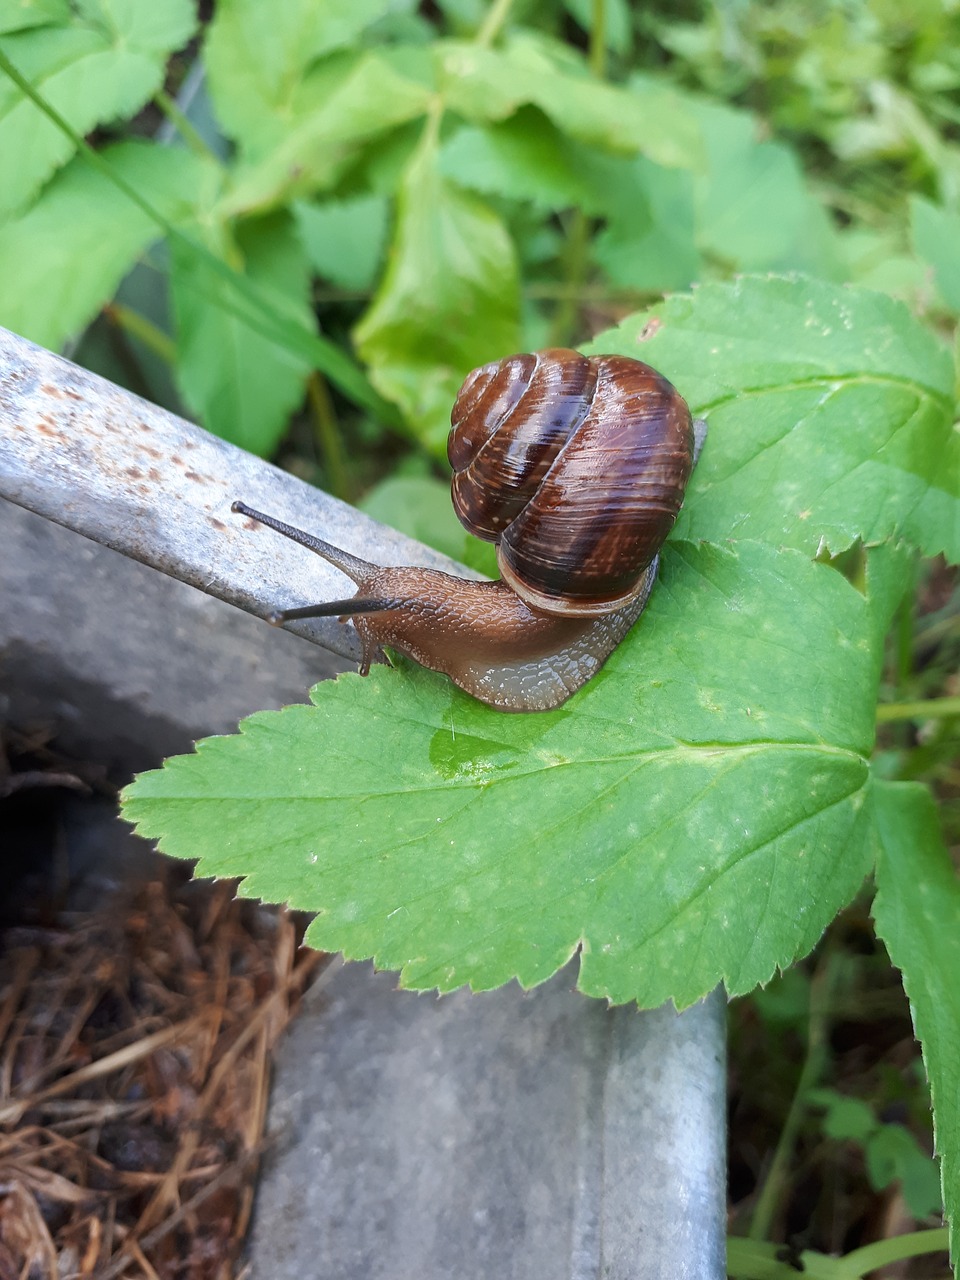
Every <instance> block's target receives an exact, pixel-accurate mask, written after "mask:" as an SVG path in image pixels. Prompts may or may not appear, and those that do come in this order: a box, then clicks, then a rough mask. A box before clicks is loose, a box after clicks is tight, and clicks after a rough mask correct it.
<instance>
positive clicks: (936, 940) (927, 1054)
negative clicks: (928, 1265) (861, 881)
mask: <svg viewBox="0 0 960 1280" xmlns="http://www.w3.org/2000/svg"><path fill="white" fill-rule="evenodd" d="M877 822H878V827H879V835H880V848H879V853H878V858H877V871H876V878H877V896H876V898H875V900H874V905H873V914H874V919H875V921H876V926H877V933H878V935H879V936H880V938H881V939H882V940H883V942H884V945H885V946H886V948H887V950H888V951H889V952H890V958H891V960H892V961H893V963H894V964H895V965H896V966H897V967H898V968H899V969H900V970H901V972H902V974H903V986H904V990H905V991H906V993H907V997H908V999H909V1001H910V1010H911V1013H912V1014H913V1025H914V1029H915V1031H916V1033H917V1038H918V1039H919V1041H920V1043H921V1046H922V1048H923V1061H924V1065H925V1067H926V1069H927V1078H928V1080H929V1081H930V1095H931V1098H932V1101H933V1126H934V1136H935V1141H936V1148H937V1152H938V1154H939V1156H940V1172H941V1183H942V1189H943V1203H944V1205H945V1207H946V1213H947V1217H948V1219H949V1221H950V1227H951V1235H950V1240H951V1243H950V1253H951V1257H952V1258H953V1259H954V1260H956V1257H957V1223H958V1220H960V983H958V981H957V975H958V974H960V879H958V877H957V873H956V871H955V870H954V868H953V866H952V864H951V861H950V857H949V855H948V853H947V851H946V849H945V848H944V845H943V838H942V836H941V834H940V825H939V821H938V819H937V811H936V806H935V805H934V802H933V798H932V797H931V795H930V793H929V792H928V791H927V789H926V788H925V787H922V786H920V785H919V784H916V783H883V784H881V785H880V786H879V787H878V788H877Z"/></svg>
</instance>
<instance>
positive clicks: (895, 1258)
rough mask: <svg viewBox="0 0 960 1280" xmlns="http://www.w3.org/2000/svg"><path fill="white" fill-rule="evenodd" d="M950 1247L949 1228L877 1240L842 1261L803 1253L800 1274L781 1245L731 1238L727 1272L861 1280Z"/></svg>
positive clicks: (755, 1277) (756, 1279)
mask: <svg viewBox="0 0 960 1280" xmlns="http://www.w3.org/2000/svg"><path fill="white" fill-rule="evenodd" d="M947 1247H948V1232H947V1228H946V1227H934V1228H931V1229H929V1230H927V1231H909V1232H907V1233H906V1234H904V1235H902V1236H891V1237H890V1238H889V1239H888V1240H877V1241H876V1242H875V1243H873V1244H868V1245H864V1247H863V1248H862V1249H854V1250H853V1251H852V1252H851V1253H848V1254H845V1255H844V1256H843V1257H842V1258H832V1257H830V1256H829V1255H828V1254H825V1253H817V1252H815V1251H814V1250H812V1249H804V1251H803V1253H802V1254H801V1255H800V1258H799V1261H800V1263H801V1264H802V1266H803V1272H802V1273H800V1272H798V1271H797V1269H796V1267H795V1266H794V1265H792V1264H791V1263H790V1262H786V1261H783V1260H782V1259H781V1258H780V1257H779V1256H778V1255H779V1254H780V1253H781V1252H782V1246H781V1245H776V1244H770V1243H769V1242H767V1241H761V1240H746V1239H744V1238H743V1237H742V1236H731V1237H729V1239H728V1240H727V1268H728V1271H729V1273H730V1274H731V1275H735V1276H738V1277H740V1280H798V1277H799V1276H800V1275H801V1274H802V1275H804V1276H809V1277H813V1278H815V1280H861V1277H863V1276H866V1275H869V1273H870V1272H871V1271H874V1270H876V1268H877V1267H881V1266H885V1265H887V1264H888V1263H891V1262H900V1261H902V1260H903V1259H905V1258H919V1257H921V1256H922V1255H924V1254H927V1253H940V1252H941V1251H942V1250H945V1249H946V1248H947Z"/></svg>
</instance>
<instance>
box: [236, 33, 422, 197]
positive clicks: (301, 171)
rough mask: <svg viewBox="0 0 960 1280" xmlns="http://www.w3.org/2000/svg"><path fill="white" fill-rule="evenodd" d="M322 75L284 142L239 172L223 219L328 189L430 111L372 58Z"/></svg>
mask: <svg viewBox="0 0 960 1280" xmlns="http://www.w3.org/2000/svg"><path fill="white" fill-rule="evenodd" d="M321 71H322V73H318V75H317V76H316V77H314V78H313V79H312V80H311V81H310V82H309V83H308V84H307V86H306V88H305V89H304V97H305V98H306V99H307V100H306V101H305V102H302V103H300V104H299V107H298V109H297V110H296V111H293V112H292V113H291V116H290V118H289V119H288V120H287V121H286V122H285V127H284V129H283V131H282V135H281V136H279V137H277V138H276V139H274V140H272V141H270V143H269V145H267V146H266V147H264V146H262V145H261V146H259V147H258V149H257V152H256V154H255V155H254V157H253V158H252V159H251V160H249V161H247V162H243V163H241V164H240V165H239V166H238V167H237V169H236V172H235V174H234V177H233V182H232V185H231V189H230V190H229V191H228V192H227V193H226V195H225V197H224V199H223V201H222V203H221V207H220V210H219V212H220V216H232V215H236V214H242V213H248V212H250V211H255V210H266V209H269V208H272V207H275V206H277V205H280V204H284V203H286V202H287V201H289V200H291V199H292V198H294V197H296V196H302V195H307V194H310V193H311V192H314V191H319V190H322V189H324V188H326V187H328V186H330V185H331V184H332V183H333V182H334V181H335V180H336V178H337V176H338V175H339V174H340V172H341V171H342V170H343V168H344V167H345V166H346V165H347V164H348V163H349V162H350V161H351V160H353V158H354V157H355V155H356V153H357V151H358V149H359V147H360V145H361V144H362V143H365V142H367V141H369V140H370V139H371V138H375V137H377V136H378V135H380V134H383V133H386V132H387V131H388V130H390V129H392V128H393V127H394V126H395V125H398V124H402V123H404V122H405V121H408V120H414V119H416V118H417V117H418V116H422V115H423V114H424V112H425V111H426V110H427V107H428V106H429V104H430V100H431V92H430V90H429V89H428V88H426V87H425V86H424V85H422V84H420V83H419V82H417V81H415V80H411V79H408V78H407V77H405V76H403V75H400V74H398V73H397V72H396V71H394V70H393V68H392V67H391V66H390V64H389V63H388V62H387V61H385V60H384V59H383V58H382V57H380V56H378V55H377V54H373V53H371V54H362V55H358V56H353V55H349V56H344V57H339V58H337V59H336V60H335V63H334V64H333V65H327V66H324V67H323V68H322V69H321ZM308 91H309V92H308Z"/></svg>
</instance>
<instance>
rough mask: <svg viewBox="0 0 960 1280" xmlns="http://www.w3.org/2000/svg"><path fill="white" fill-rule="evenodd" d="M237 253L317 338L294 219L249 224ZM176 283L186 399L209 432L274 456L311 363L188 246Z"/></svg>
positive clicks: (239, 236) (180, 254)
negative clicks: (254, 317)
mask: <svg viewBox="0 0 960 1280" xmlns="http://www.w3.org/2000/svg"><path fill="white" fill-rule="evenodd" d="M209 247H211V248H213V249H215V250H216V249H218V248H219V249H220V251H221V252H225V251H226V248H227V246H225V245H222V244H221V245H216V244H214V245H211V246H209ZM234 248H235V252H236V253H238V254H239V256H240V258H241V260H242V262H243V270H244V275H245V276H246V277H247V278H248V279H249V280H251V281H252V282H253V283H254V284H255V285H256V286H258V288H259V289H260V290H262V292H263V294H264V295H265V296H266V297H267V299H268V300H269V301H270V302H271V303H272V304H273V306H274V308H275V309H276V311H278V312H279V313H280V314H281V315H284V316H286V317H287V318H288V319H289V320H291V321H293V322H295V323H296V324H297V325H298V326H299V327H301V328H302V329H303V330H304V331H305V332H307V333H312V332H313V331H314V329H315V326H316V320H315V317H314V314H313V310H312V308H311V307H310V272H309V266H308V263H307V259H306V255H305V254H304V252H303V249H302V247H301V245H300V242H299V239H298V237H297V235H296V231H295V228H294V225H293V220H292V218H290V216H289V215H287V214H274V215H272V216H271V217H268V218H262V219H257V220H255V221H251V222H247V223H244V224H242V225H241V226H240V227H239V228H238V229H237V232H236V244H235V247H234ZM170 285H171V291H172V295H173V303H174V311H175V314H176V319H177V356H178V358H177V379H178V382H179V384H180V388H181V390H182V392H183V395H184V397H185V399H186V400H187V402H188V403H189V404H190V405H191V406H192V408H193V409H194V410H195V412H196V413H197V414H199V416H200V419H201V421H202V422H203V424H204V426H205V427H206V428H207V429H208V430H209V431H213V432H214V433H215V434H216V435H218V436H222V437H223V439H225V440H232V441H233V443H234V444H239V445H242V446H243V448H245V449H249V450H250V451H251V452H252V453H259V454H263V455H267V454H270V453H272V452H273V450H274V448H275V447H276V445H277V443H278V441H279V440H280V438H281V436H282V435H283V433H284V430H285V429H286V427H287V423H288V419H289V416H290V413H291V411H292V410H293V409H295V408H296V407H297V405H298V404H299V403H300V401H301V400H302V398H303V393H304V387H305V385H306V380H307V378H308V377H309V374H310V368H311V366H310V365H309V364H308V363H307V362H306V361H305V360H304V359H303V358H302V357H301V356H299V355H297V354H294V352H293V351H291V350H290V349H289V348H288V347H286V346H281V345H279V344H277V343H275V342H272V341H270V340H269V339H268V338H265V337H263V336H262V334H261V333H260V332H259V331H258V330H257V329H255V328H253V327H251V326H250V325H248V324H246V323H245V322H244V320H243V318H242V316H241V315H238V314H237V312H236V310H235V295H234V293H233V290H232V286H231V285H230V283H229V281H226V280H224V279H223V277H221V276H220V275H217V274H215V273H214V272H213V271H211V269H210V268H209V267H208V266H207V264H206V263H205V262H203V261H202V260H200V259H199V258H198V256H197V255H196V254H195V253H191V252H189V250H188V249H187V248H186V247H185V246H183V245H181V244H174V246H173V254H172V262H171V275H170Z"/></svg>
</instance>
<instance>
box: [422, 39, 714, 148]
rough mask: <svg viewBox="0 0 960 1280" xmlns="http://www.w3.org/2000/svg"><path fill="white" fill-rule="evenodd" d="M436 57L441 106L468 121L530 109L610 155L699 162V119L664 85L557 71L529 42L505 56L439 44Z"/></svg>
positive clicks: (517, 43)
mask: <svg viewBox="0 0 960 1280" xmlns="http://www.w3.org/2000/svg"><path fill="white" fill-rule="evenodd" d="M435 51H436V57H437V66H438V75H439V78H440V86H441V88H442V90H443V94H444V100H445V102H446V104H447V106H448V107H450V109H451V110H453V111H456V112H458V113H459V114H460V115H462V116H465V117H466V118H467V119H468V120H473V121H477V122H484V121H489V120H503V119H505V118H506V117H507V116H510V115H513V113H514V112H515V111H516V110H517V108H518V107H520V106H522V105H523V104H524V103H531V104H533V105H534V106H537V107H539V108H540V110H541V111H543V112H544V114H545V115H547V116H549V117H550V119H551V120H552V121H553V123H554V124H555V125H557V127H558V128H559V129H561V130H563V132H564V133H567V134H569V135H570V136H571V137H573V138H578V139H580V140H581V141H582V142H588V143H591V144H593V145H595V146H599V147H602V148H604V149H606V150H611V151H620V152H624V153H626V154H629V155H633V154H635V153H639V154H640V155H645V156H646V157H647V158H648V159H650V160H655V161H657V163H658V164H663V165H679V166H681V167H684V168H691V167H694V166H695V165H696V164H698V163H699V162H700V160H701V158H702V145H701V140H700V129H699V126H698V124H697V121H696V119H695V117H694V116H693V114H692V113H691V111H690V110H689V108H688V106H687V104H686V102H685V100H684V99H683V97H682V96H681V95H679V94H677V93H675V92H674V91H673V90H672V89H671V88H670V87H669V86H668V85H666V84H661V83H657V82H653V81H650V82H647V83H644V84H635V85H633V86H631V87H630V88H623V87H620V86H616V85H611V84H605V83H603V82H600V81H597V80H596V79H595V78H594V77H592V76H590V75H588V74H587V73H586V71H585V69H583V68H582V67H572V66H569V65H568V66H566V67H564V68H560V67H559V66H558V65H557V63H556V61H555V60H554V59H552V58H551V57H550V56H549V55H548V53H547V52H546V51H545V47H544V45H543V44H542V43H541V42H540V41H538V40H536V39H534V38H531V37H519V36H518V37H515V38H514V39H513V40H512V41H510V42H509V43H508V44H507V46H506V47H505V48H504V49H503V50H492V49H481V48H479V47H478V46H477V45H474V44H457V43H456V42H454V41H448V42H442V41H440V42H438V43H437V45H436V46H435Z"/></svg>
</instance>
